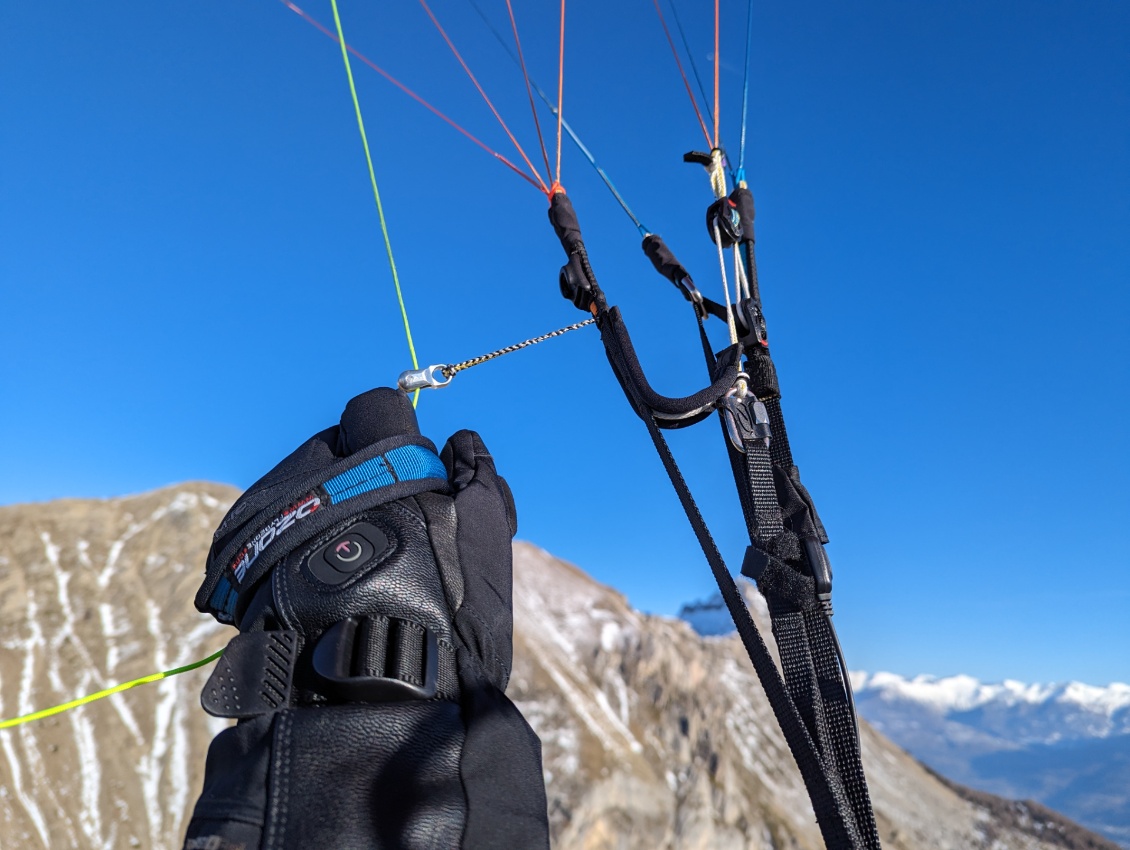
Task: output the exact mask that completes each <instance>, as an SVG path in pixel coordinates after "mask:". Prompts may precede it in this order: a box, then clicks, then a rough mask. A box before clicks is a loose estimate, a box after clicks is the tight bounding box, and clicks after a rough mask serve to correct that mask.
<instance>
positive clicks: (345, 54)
mask: <svg viewBox="0 0 1130 850" xmlns="http://www.w3.org/2000/svg"><path fill="white" fill-rule="evenodd" d="M330 3H331V5H332V6H333V10H334V24H336V25H337V43H338V44H339V45H341V58H342V61H344V62H345V75H346V76H347V77H348V78H349V93H350V94H351V95H352V96H353V110H354V111H355V112H356V113H357V129H358V130H360V131H361V144H362V145H363V146H364V148H365V162H366V163H368V165H369V181H370V182H371V183H372V184H373V198H374V199H375V200H376V202H377V215H379V216H380V218H381V233H382V234H383V235H384V239H385V251H387V252H388V264H389V266H390V267H391V268H392V282H393V284H394V285H395V286H396V300H397V301H399V302H400V315H401V316H402V317H403V318H404V334H405V336H407V337H408V351H409V353H410V354H411V355H412V368H413V369H419V368H420V364H419V363H418V362H417V360H416V346H415V344H413V342H412V328H411V326H409V324H408V309H407V308H406V307H405V306H404V293H403V292H401V289H400V276H399V275H398V274H397V273H396V260H394V259H393V256H392V242H391V241H390V240H389V237H388V224H387V222H386V221H385V211H384V206H383V205H382V204H381V191H380V189H378V188H377V175H376V172H375V171H373V155H372V154H371V153H370V152H369V138H368V136H366V135H365V121H364V120H363V119H362V118H361V104H360V103H359V102H358V100H357V87H356V86H355V85H354V84H353V69H352V68H350V66H349V51H348V49H347V48H346V46H345V33H343V32H342V30H341V16H340V15H339V14H338V11H337V0H330ZM419 400H420V391H419V390H416V392H415V393H414V394H413V395H412V406H413V407H415V406H416V404H417V403H418V402H419Z"/></svg>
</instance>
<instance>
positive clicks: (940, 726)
mask: <svg viewBox="0 0 1130 850" xmlns="http://www.w3.org/2000/svg"><path fill="white" fill-rule="evenodd" d="M743 592H744V594H745V596H746V598H747V600H749V601H750V603H751V607H753V608H754V611H755V613H757V612H758V609H759V608H764V601H763V600H762V599H761V596H760V594H758V593H757V591H756V590H755V589H753V587H752V586H749V585H746V586H745V587H743ZM679 616H680V617H682V618H683V619H684V620H686V621H687V622H688V623H690V624H691V626H692V627H694V628H695V630H696V631H698V632H699V634H703V635H725V634H728V633H729V632H732V631H733V624H732V622H731V621H730V616H729V613H728V612H727V611H726V607H725V605H724V604H723V602H722V599H721V596H720V595H717V594H716V595H715V596H714V597H712V598H710V599H706V600H704V601H700V602H695V603H691V604H688V605H684V606H683V609H682V610H681V611H680V614H679ZM766 637H769V636H768V635H766ZM851 679H852V686H853V687H854V689H855V701H856V705H857V707H858V710H859V714H860V716H862V717H863V718H864V719H866V720H867V722H868V723H870V724H871V725H872V726H873V727H875V728H876V729H877V730H879V731H880V732H882V733H883V734H884V735H886V736H887V737H888V738H890V739H891V740H892V741H894V742H895V743H896V744H898V745H899V746H901V747H902V748H903V749H905V750H906V751H907V752H909V753H910V754H911V755H913V756H915V757H916V758H918V759H919V760H920V761H922V762H923V763H924V764H926V765H927V766H928V767H930V768H932V769H933V770H935V771H937V772H938V773H940V774H942V775H943V776H945V777H947V778H948V779H951V780H954V781H956V782H960V783H962V784H964V785H969V786H971V787H973V788H977V789H980V790H983V791H988V792H990V793H993V794H1000V795H1002V796H1006V797H1013V798H1026V799H1034V800H1036V801H1038V802H1040V803H1043V804H1045V805H1048V806H1051V807H1052V808H1055V809H1057V810H1059V811H1061V812H1064V813H1066V814H1067V815H1069V816H1071V817H1073V818H1075V819H1076V820H1077V821H1079V822H1080V823H1082V824H1084V825H1085V826H1087V827H1089V828H1091V829H1093V830H1095V831H1096V832H1099V833H1101V834H1104V835H1106V836H1107V837H1108V838H1110V839H1112V840H1114V841H1117V842H1119V843H1120V844H1122V846H1124V847H1127V848H1130V685H1128V684H1122V683H1114V684H1110V685H1107V686H1105V687H1097V686H1094V685H1086V684H1082V683H1080V682H1068V683H1066V684H1025V683H1023V682H1017V681H1011V680H1006V681H1004V682H1001V683H998V684H987V683H984V682H981V681H979V680H977V679H975V678H973V677H972V676H946V677H937V676H925V675H924V676H915V677H914V678H912V679H906V678H904V677H902V676H899V675H896V674H894V673H864V672H855V673H852V674H851Z"/></svg>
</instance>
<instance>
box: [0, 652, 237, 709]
mask: <svg viewBox="0 0 1130 850" xmlns="http://www.w3.org/2000/svg"><path fill="white" fill-rule="evenodd" d="M223 654H224V651H223V650H222V649H221V650H220V651H219V652H216V653H213V654H212V655H209V656H208V657H207V658H205V659H203V660H201V661H194V662H192V663H191V664H186V665H185V666H183V667H175V668H173V669H172V670H166V671H165V672H163V673H150V674H149V675H148V676H142V677H141V678H140V679H134V680H133V681H132V682H123V683H122V684H120V685H114V687H112V688H107V689H106V690H104V691H99V692H98V693H96V694H90V695H89V696H85V697H79V698H78V699H73V700H71V701H70V702H65V703H63V704H62V705H55V706H52V707H51V708H45V709H43V710H42V711H37V712H35V713H34V714H25V715H24V716H23V717H13V718H12V719H11V720H5V721H3V722H0V729H10V728H11V727H13V726H19V725H20V724H21V723H30V722H31V721H33V720H42V719H43V718H45V717H51V716H52V715H55V714H61V713H62V712H64V711H69V710H70V709H72V708H78V707H79V706H80V705H86V704H87V703H88V702H94V701H95V700H99V699H104V698H105V697H108V696H112V695H114V694H120V693H121V692H122V691H128V690H129V689H130V688H136V687H137V686H138V685H148V684H149V683H150V682H157V681H160V680H161V679H167V678H168V677H169V676H176V675H177V674H178V673H187V672H188V671H189V670H195V669H196V668H197V667H203V666H204V665H205V664H211V663H212V662H213V661H215V660H216V659H217V658H219V657H220V656H221V655H223Z"/></svg>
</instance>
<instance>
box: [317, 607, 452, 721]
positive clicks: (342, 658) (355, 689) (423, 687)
mask: <svg viewBox="0 0 1130 850" xmlns="http://www.w3.org/2000/svg"><path fill="white" fill-rule="evenodd" d="M311 662H312V666H313V668H314V675H315V676H316V677H317V679H318V680H319V682H320V683H321V684H322V685H323V686H324V687H325V690H326V693H327V694H328V695H330V696H333V697H336V698H338V699H342V700H352V701H356V702H403V701H406V700H415V699H432V698H434V697H435V696H436V692H437V682H438V680H439V643H438V641H437V639H436V635H435V633H434V632H433V631H432V630H431V629H429V628H427V627H425V626H422V625H420V624H419V623H415V622H412V621H411V620H401V619H399V618H396V617H386V616H383V615H377V616H372V617H350V618H349V619H347V620H342V621H340V622H338V623H334V625H332V626H330V628H328V629H327V630H326V632H325V634H323V635H322V637H321V639H320V640H319V641H318V643H317V645H316V646H315V647H314V653H313V657H312V659H311Z"/></svg>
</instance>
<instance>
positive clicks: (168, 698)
mask: <svg viewBox="0 0 1130 850" xmlns="http://www.w3.org/2000/svg"><path fill="white" fill-rule="evenodd" d="M235 495H236V492H235V491H234V490H232V489H231V488H228V487H223V486H220V485H213V484H197V483H193V484H184V485H180V486H177V487H170V488H166V489H164V490H159V491H156V492H154V493H149V494H145V495H141V496H134V497H129V498H123V499H113V500H108V501H77V500H65V501H59V502H53V503H49V504H41V505H16V506H10V507H6V508H0V716H2V717H11V716H14V715H17V714H24V713H27V712H30V711H33V710H35V709H38V708H43V707H45V706H49V705H53V704H56V703H59V702H63V701H66V700H69V699H73V698H75V697H77V696H80V695H83V694H87V693H90V692H92V691H95V690H98V689H100V688H103V687H106V686H108V685H111V684H114V683H117V682H120V681H124V680H128V679H132V678H135V677H138V676H142V675H145V674H147V673H150V672H153V671H154V670H164V669H168V668H171V667H174V666H177V665H180V664H183V663H186V662H189V661H192V660H195V659H198V658H202V657H204V656H205V655H207V654H209V653H210V652H212V651H214V650H216V649H218V648H220V647H222V646H223V645H224V643H225V642H226V640H227V639H228V637H229V636H230V630H229V629H226V628H223V627H220V626H218V625H216V624H214V623H213V622H212V621H211V620H210V619H208V618H205V617H203V616H201V615H199V614H197V613H196V611H195V610H194V609H193V607H192V603H191V600H192V595H193V593H194V591H195V589H196V586H197V584H198V581H199V578H200V570H201V565H202V563H203V559H204V555H205V553H206V551H207V547H208V543H209V540H210V534H211V530H212V528H213V527H214V526H215V525H216V524H217V522H218V521H219V519H220V518H221V516H222V515H223V513H224V511H225V510H226V508H227V506H228V505H229V504H230V502H231V501H232V499H233V498H234V497H235ZM515 553H516V563H515V574H516V576H515V608H516V610H515V617H516V648H515V671H514V676H513V679H512V681H511V688H510V693H511V696H512V697H514V698H515V699H516V700H517V701H518V703H519V704H520V706H521V707H522V710H523V711H524V712H525V713H526V715H527V716H528V717H529V718H530V720H531V722H532V724H533V725H534V727H535V728H536V729H537V731H538V733H539V734H540V735H541V738H542V741H543V746H544V754H545V774H546V782H547V784H548V789H549V800H550V816H551V819H552V824H553V831H554V847H555V848H557V850H581V848H584V850H590V849H591V850H596V848H624V850H628V848H640V850H645V849H646V850H668V848H669V850H675V848H680V849H685V850H691V848H712V850H729V848H734V850H737V848H796V850H802V848H812V850H816V848H819V847H820V846H821V843H820V839H819V834H818V832H817V830H816V827H815V824H814V821H813V815H812V810H811V807H810V805H809V803H808V798H807V796H806V794H805V792H804V788H803V786H802V784H801V781H800V777H799V774H798V773H797V771H796V768H795V766H794V765H793V763H792V759H791V756H790V754H789V751H788V749H787V747H786V746H785V743H784V741H783V739H782V737H781V735H780V732H779V731H778V729H777V727H776V723H775V721H774V720H773V717H772V715H771V713H770V711H769V708H768V705H767V703H766V701H765V699H764V697H763V696H762V695H761V691H760V687H759V685H758V684H757V681H756V679H755V677H754V675H753V673H752V671H751V670H750V668H749V662H748V661H747V660H746V659H745V657H744V655H743V654H742V650H741V647H740V644H739V643H738V642H737V641H736V639H734V638H730V637H716V638H706V637H701V636H699V635H697V634H696V633H695V632H694V631H693V630H692V629H691V628H690V627H689V626H688V625H687V624H686V623H683V622H681V621H678V620H672V619H667V618H660V617H651V616H647V615H644V614H641V613H639V612H637V611H634V610H632V609H631V608H630V607H629V606H628V605H627V603H626V601H625V600H624V598H623V597H622V596H621V595H619V594H618V593H616V592H615V591H613V590H611V589H609V588H607V587H603V586H601V585H599V584H597V583H596V582H594V581H593V580H592V579H590V578H589V577H587V576H586V575H585V574H584V573H582V572H581V571H580V570H578V569H577V568H575V567H572V566H570V565H568V564H565V563H563V562H561V561H558V560H556V559H554V558H553V557H551V556H550V555H548V554H547V553H545V552H543V551H541V550H539V549H537V548H536V547H533V546H531V545H528V544H517V546H516V548H515ZM206 677H207V670H198V671H194V672H192V673H188V674H185V675H182V676H178V677H174V678H169V679H164V680H162V681H160V682H157V683H155V684H150V685H146V686H144V687H141V688H136V689H133V690H130V691H128V692H126V693H122V694H118V695H116V696H114V697H111V698H109V699H107V700H103V701H100V702H98V703H94V704H91V705H88V706H85V707H82V708H79V709H75V710H73V711H69V712H67V713H65V714H62V715H59V716H56V717H52V718H49V719H46V720H41V721H37V722H35V723H31V724H26V725H22V726H19V727H16V728H13V729H8V730H3V731H0V750H2V753H3V755H2V757H0V848H3V850H42V848H50V850H58V848H81V849H82V850H86V849H87V848H122V847H139V848H151V849H152V850H157V848H168V849H169V850H175V848H178V847H179V846H180V837H181V835H182V831H183V828H184V825H185V821H186V818H187V815H188V811H189V810H190V808H191V806H192V803H193V800H194V797H195V794H196V791H197V789H198V788H199V784H200V781H201V775H202V771H203V763H204V754H205V751H206V747H207V742H208V740H209V739H210V738H211V736H212V735H213V734H214V733H215V732H216V731H217V726H216V721H210V720H209V719H208V718H207V716H206V715H205V714H204V713H203V711H201V710H200V708H199V704H198V693H199V691H200V688H201V686H202V685H203V682H204V680H205V678H206ZM863 736H864V748H865V753H864V756H865V762H866V766H867V769H868V773H869V776H870V780H871V784H872V791H873V795H874V798H875V804H876V810H877V813H878V818H879V823H880V831H881V833H882V835H883V840H884V846H885V847H887V848H892V850H902V849H903V848H905V850H910V848H922V850H925V849H926V848H931V850H947V848H948V849H949V850H971V848H985V850H990V848H992V850H1009V848H1017V849H1018V850H1019V848H1025V850H1045V848H1046V850H1052V848H1067V850H1072V848H1079V850H1083V848H1086V850H1110V848H1113V847H1114V845H1112V844H1110V843H1109V842H1106V841H1105V840H1103V839H1101V838H1098V837H1097V836H1094V835H1092V834H1090V833H1087V832H1086V831H1084V830H1083V829H1081V828H1080V827H1078V826H1075V825H1074V824H1072V823H1071V822H1070V821H1067V820H1065V819H1063V818H1061V817H1059V816H1058V815H1055V814H1053V813H1051V812H1049V811H1047V810H1044V809H1042V808H1040V807H1039V806H1036V805H1034V804H1025V803H1013V802H1008V801H1005V800H1002V799H1000V798H996V797H990V796H988V795H984V794H978V793H974V792H970V791H967V790H965V789H963V788H960V787H958V786H953V785H950V784H947V783H946V782H945V781H943V780H940V779H939V778H937V777H936V776H935V775H934V774H932V773H931V772H929V771H928V770H927V769H925V768H923V767H922V766H921V765H920V764H919V763H918V762H916V761H914V760H913V759H912V758H910V757H909V756H908V755H907V754H906V753H904V752H903V751H902V750H900V749H898V748H897V747H895V746H894V745H893V744H891V743H890V742H889V741H888V740H886V739H885V738H883V737H882V736H881V735H879V734H878V733H876V732H874V731H873V730H872V729H871V728H869V727H866V726H864V729H863Z"/></svg>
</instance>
